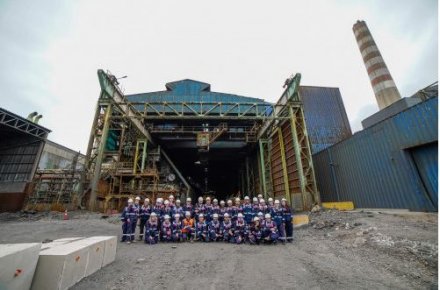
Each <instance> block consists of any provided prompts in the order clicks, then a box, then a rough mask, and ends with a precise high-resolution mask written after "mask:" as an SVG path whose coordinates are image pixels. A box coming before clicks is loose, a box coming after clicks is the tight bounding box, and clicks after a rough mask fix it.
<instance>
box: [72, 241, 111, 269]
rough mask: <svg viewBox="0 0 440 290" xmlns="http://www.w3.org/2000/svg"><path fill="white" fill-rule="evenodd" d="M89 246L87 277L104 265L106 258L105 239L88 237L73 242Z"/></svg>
mask: <svg viewBox="0 0 440 290" xmlns="http://www.w3.org/2000/svg"><path fill="white" fill-rule="evenodd" d="M72 243H73V244H78V245H83V246H84V247H87V248H88V251H89V254H88V256H87V263H86V269H85V277H87V276H89V275H91V274H93V273H95V272H96V271H98V270H99V269H101V267H102V263H103V260H104V251H105V241H104V240H103V239H93V238H86V239H83V240H78V241H74V242H72Z"/></svg>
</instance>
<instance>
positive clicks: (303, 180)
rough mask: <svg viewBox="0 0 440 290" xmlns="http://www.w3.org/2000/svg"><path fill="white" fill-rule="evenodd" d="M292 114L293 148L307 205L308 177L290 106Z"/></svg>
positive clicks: (291, 111) (294, 117)
mask: <svg viewBox="0 0 440 290" xmlns="http://www.w3.org/2000/svg"><path fill="white" fill-rule="evenodd" d="M289 115H290V128H291V130H292V139H293V148H294V150H295V161H296V169H297V170H298V178H299V184H300V188H301V197H302V201H303V207H304V206H306V200H305V195H306V177H305V176H304V170H303V162H302V158H301V144H300V142H299V140H298V132H297V130H296V116H295V114H294V112H293V108H292V107H291V106H289Z"/></svg>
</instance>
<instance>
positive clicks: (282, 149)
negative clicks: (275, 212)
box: [277, 127, 292, 204]
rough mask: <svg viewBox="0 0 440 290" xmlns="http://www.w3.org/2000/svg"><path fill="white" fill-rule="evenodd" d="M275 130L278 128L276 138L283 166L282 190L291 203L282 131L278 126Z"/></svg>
mask: <svg viewBox="0 0 440 290" xmlns="http://www.w3.org/2000/svg"><path fill="white" fill-rule="evenodd" d="M277 130H278V140H279V142H280V153H281V164H282V166H283V177H284V192H285V196H286V200H287V202H288V204H292V203H291V198H290V189H289V176H288V174H287V163H286V150H285V148H284V140H283V132H282V131H281V128H280V127H278V129H277Z"/></svg>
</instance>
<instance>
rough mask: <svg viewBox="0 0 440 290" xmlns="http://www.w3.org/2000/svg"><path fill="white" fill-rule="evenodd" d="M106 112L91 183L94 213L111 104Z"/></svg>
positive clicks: (91, 202)
mask: <svg viewBox="0 0 440 290" xmlns="http://www.w3.org/2000/svg"><path fill="white" fill-rule="evenodd" d="M104 111H105V118H104V124H103V128H102V134H101V142H100V144H99V149H98V154H97V156H96V160H95V166H94V168H93V177H92V183H91V192H90V200H89V209H90V210H92V211H93V210H95V203H96V196H97V192H98V184H99V178H100V175H101V165H102V160H103V158H104V151H105V145H106V141H107V137H108V131H109V128H110V116H111V114H112V105H111V104H110V103H107V105H106V106H105V107H104Z"/></svg>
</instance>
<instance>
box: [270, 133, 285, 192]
mask: <svg viewBox="0 0 440 290" xmlns="http://www.w3.org/2000/svg"><path fill="white" fill-rule="evenodd" d="M270 160H271V167H272V184H273V195H274V197H276V198H282V197H284V194H285V188H284V179H283V178H284V177H283V165H282V161H281V148H280V142H279V139H278V134H274V135H273V136H272V149H271V152H270Z"/></svg>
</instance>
